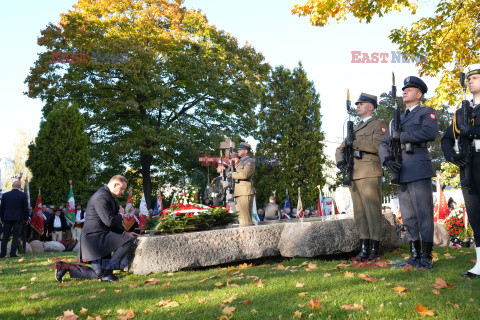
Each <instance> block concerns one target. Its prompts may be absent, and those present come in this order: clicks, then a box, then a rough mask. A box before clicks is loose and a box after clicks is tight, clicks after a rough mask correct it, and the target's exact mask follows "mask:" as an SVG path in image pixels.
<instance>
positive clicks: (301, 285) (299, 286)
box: [295, 282, 305, 288]
mask: <svg viewBox="0 0 480 320" xmlns="http://www.w3.org/2000/svg"><path fill="white" fill-rule="evenodd" d="M295 286H296V287H297V288H303V287H305V283H301V282H297V284H296V285H295Z"/></svg>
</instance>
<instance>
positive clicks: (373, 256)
mask: <svg viewBox="0 0 480 320" xmlns="http://www.w3.org/2000/svg"><path fill="white" fill-rule="evenodd" d="M379 247H380V241H377V240H370V255H369V256H368V261H372V260H378V259H380V255H379V254H378V248H379Z"/></svg>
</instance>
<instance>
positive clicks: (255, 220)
mask: <svg viewBox="0 0 480 320" xmlns="http://www.w3.org/2000/svg"><path fill="white" fill-rule="evenodd" d="M252 220H253V223H254V224H255V225H258V221H260V217H259V216H258V211H257V200H255V195H254V196H253V203H252Z"/></svg>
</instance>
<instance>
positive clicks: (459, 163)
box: [448, 153, 467, 167]
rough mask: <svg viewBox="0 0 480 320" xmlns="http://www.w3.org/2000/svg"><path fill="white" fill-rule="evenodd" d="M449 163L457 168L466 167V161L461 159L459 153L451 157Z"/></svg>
mask: <svg viewBox="0 0 480 320" xmlns="http://www.w3.org/2000/svg"><path fill="white" fill-rule="evenodd" d="M448 161H449V162H451V163H453V164H454V165H456V166H458V167H465V166H466V165H467V161H465V160H464V159H462V157H461V155H460V154H459V153H457V154H454V155H453V157H451V158H450V160H448Z"/></svg>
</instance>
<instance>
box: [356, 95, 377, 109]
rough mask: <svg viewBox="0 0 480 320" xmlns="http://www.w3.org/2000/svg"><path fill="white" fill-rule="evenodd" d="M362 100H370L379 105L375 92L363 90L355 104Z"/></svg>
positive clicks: (374, 104) (375, 105)
mask: <svg viewBox="0 0 480 320" xmlns="http://www.w3.org/2000/svg"><path fill="white" fill-rule="evenodd" d="M360 102H370V103H371V104H373V106H374V107H375V108H376V107H377V96H374V95H373V94H368V93H363V92H362V94H361V95H360V97H359V98H358V101H357V102H355V104H358V103H360Z"/></svg>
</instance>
